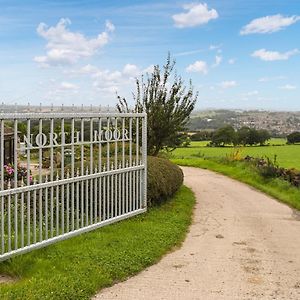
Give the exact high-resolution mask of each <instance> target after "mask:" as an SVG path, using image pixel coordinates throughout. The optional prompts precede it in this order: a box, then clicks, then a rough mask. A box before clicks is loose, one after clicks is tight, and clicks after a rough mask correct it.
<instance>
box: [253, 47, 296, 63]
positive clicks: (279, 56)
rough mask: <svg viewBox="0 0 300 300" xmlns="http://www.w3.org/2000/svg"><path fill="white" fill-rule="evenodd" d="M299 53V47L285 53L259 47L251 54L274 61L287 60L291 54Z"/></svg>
mask: <svg viewBox="0 0 300 300" xmlns="http://www.w3.org/2000/svg"><path fill="white" fill-rule="evenodd" d="M298 53H299V50H298V49H293V50H291V51H287V52H284V53H280V52H278V51H267V50H266V49H259V50H256V51H254V52H253V53H252V54H251V56H253V57H258V58H260V59H261V60H264V61H274V60H287V59H289V58H290V57H291V56H293V55H296V54H298Z"/></svg>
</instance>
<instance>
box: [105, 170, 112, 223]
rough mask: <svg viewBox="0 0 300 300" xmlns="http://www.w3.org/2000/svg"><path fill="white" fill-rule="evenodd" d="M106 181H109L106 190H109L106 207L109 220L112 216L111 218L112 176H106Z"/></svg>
mask: <svg viewBox="0 0 300 300" xmlns="http://www.w3.org/2000/svg"><path fill="white" fill-rule="evenodd" d="M106 180H107V185H106V189H107V198H106V200H107V205H106V209H107V214H106V217H107V219H109V218H110V217H111V216H110V206H111V205H110V175H107V176H106Z"/></svg>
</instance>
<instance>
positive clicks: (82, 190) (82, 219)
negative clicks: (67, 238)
mask: <svg viewBox="0 0 300 300" xmlns="http://www.w3.org/2000/svg"><path fill="white" fill-rule="evenodd" d="M80 125H81V126H80V130H81V141H80V142H81V146H80V150H81V151H80V153H81V154H80V159H81V161H80V164H81V176H83V175H84V119H83V118H81V124H80ZM83 201H84V180H82V181H81V206H82V210H81V227H83V226H84V211H83Z"/></svg>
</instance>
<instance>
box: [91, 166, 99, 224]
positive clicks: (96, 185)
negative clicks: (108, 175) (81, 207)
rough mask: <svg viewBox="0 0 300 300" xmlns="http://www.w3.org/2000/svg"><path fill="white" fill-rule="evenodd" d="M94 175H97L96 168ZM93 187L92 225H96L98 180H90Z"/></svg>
mask: <svg viewBox="0 0 300 300" xmlns="http://www.w3.org/2000/svg"><path fill="white" fill-rule="evenodd" d="M95 174H97V168H95ZM92 182H93V187H94V223H98V220H97V204H98V184H97V183H98V178H95V179H92Z"/></svg>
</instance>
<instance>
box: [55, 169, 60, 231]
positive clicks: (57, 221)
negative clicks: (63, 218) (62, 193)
mask: <svg viewBox="0 0 300 300" xmlns="http://www.w3.org/2000/svg"><path fill="white" fill-rule="evenodd" d="M58 180H59V175H58V172H57V174H56V181H58ZM55 191H56V195H55V198H56V203H55V206H56V208H55V212H56V228H55V235H56V236H58V235H59V185H57V186H56V188H55Z"/></svg>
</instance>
